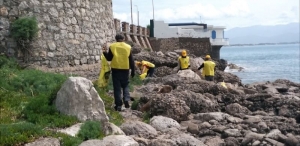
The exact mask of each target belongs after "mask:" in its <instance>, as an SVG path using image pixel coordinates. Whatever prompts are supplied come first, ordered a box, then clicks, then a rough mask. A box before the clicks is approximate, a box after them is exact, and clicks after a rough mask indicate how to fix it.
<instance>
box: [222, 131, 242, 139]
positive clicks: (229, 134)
mask: <svg viewBox="0 0 300 146" xmlns="http://www.w3.org/2000/svg"><path fill="white" fill-rule="evenodd" d="M224 135H225V136H227V137H240V136H242V134H241V132H240V131H239V130H238V129H226V130H225V131H224Z"/></svg>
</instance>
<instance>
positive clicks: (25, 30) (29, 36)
mask: <svg viewBox="0 0 300 146" xmlns="http://www.w3.org/2000/svg"><path fill="white" fill-rule="evenodd" d="M38 31H39V30H38V22H37V20H36V18H35V17H23V18H19V19H17V20H15V21H14V22H13V23H12V25H11V35H12V37H13V38H14V39H16V40H23V41H27V40H28V41H32V40H33V38H34V37H35V36H36V35H37V32H38Z"/></svg>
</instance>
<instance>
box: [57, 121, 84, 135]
mask: <svg viewBox="0 0 300 146" xmlns="http://www.w3.org/2000/svg"><path fill="white" fill-rule="evenodd" d="M81 125H82V123H78V124H75V125H73V126H71V127H68V128H65V129H61V130H58V132H61V133H65V134H68V135H71V136H76V135H77V134H78V132H79V130H80V127H81Z"/></svg>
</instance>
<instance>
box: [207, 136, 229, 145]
mask: <svg viewBox="0 0 300 146" xmlns="http://www.w3.org/2000/svg"><path fill="white" fill-rule="evenodd" d="M205 144H206V145H208V146H222V145H225V142H224V140H222V139H221V138H220V137H214V138H211V139H209V140H207V141H205Z"/></svg>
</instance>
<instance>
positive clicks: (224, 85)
mask: <svg viewBox="0 0 300 146" xmlns="http://www.w3.org/2000/svg"><path fill="white" fill-rule="evenodd" d="M221 86H223V87H224V88H226V89H227V86H226V84H225V82H224V81H223V82H221Z"/></svg>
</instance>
